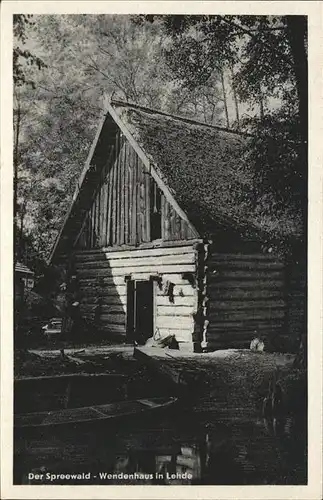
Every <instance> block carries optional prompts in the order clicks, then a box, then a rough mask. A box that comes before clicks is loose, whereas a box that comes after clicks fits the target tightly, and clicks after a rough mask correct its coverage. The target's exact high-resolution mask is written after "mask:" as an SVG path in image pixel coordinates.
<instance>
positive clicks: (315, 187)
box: [0, 0, 323, 500]
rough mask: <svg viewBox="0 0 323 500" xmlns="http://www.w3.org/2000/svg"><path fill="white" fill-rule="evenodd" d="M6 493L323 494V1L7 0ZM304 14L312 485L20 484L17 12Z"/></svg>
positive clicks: (3, 301)
mask: <svg viewBox="0 0 323 500" xmlns="http://www.w3.org/2000/svg"><path fill="white" fill-rule="evenodd" d="M1 7H2V9H1V151H2V155H1V160H2V161H1V211H0V216H1V225H0V229H1V254H0V255H1V334H2V335H1V375H2V376H1V402H2V403H3V404H2V408H1V410H2V411H1V467H2V471H1V498H3V499H25V498H26V499H29V498H30V499H34V498H44V499H45V498H46V499H47V498H51V499H60V498H62V499H64V498H75V499H78V498H89V499H90V498H91V499H92V498H93V499H99V498H104V499H107V498H111V499H112V498H113V499H115V498H120V499H128V498H143V499H151V498H156V499H157V498H158V499H161V498H178V499H189V498H196V499H197V498H199V499H216V498H219V499H221V500H222V499H231V498H232V499H241V500H242V499H268V500H274V499H279V500H282V499H285V498H286V499H308V500H316V499H321V498H322V482H321V481H322V293H323V286H322V258H323V255H322V235H323V224H322V212H323V207H322V198H323V189H322V177H323V176H322V147H321V142H322V137H323V121H322V116H323V114H322V68H323V58H322V46H323V44H322V33H323V31H322V26H323V24H322V18H323V16H322V3H321V2H308V1H307V2H306V1H303V2H292V1H290V2H289V1H287V2H286V1H279V2H278V1H275V2H267V1H262V2H260V1H253V2H245V1H239V2H233V1H225V2H218V1H212V2H210V1H209V2H198V1H188V2H186V3H184V2H180V1H176V2H175V1H164V2H161V1H159V2H157V1H156V2H150V1H141V2H139V1H138V2H136V1H128V2H127V1H118V2H115V1H114V2H108V1H102V2H97V1H91V2H90V1H70V2H68V1H47V2H45V1H43V2H40V1H30V2H29V1H20V2H18V1H17V2H15V1H6V0H4V1H3V2H2V5H1ZM205 12H207V13H208V14H302V15H308V21H309V88H310V92H309V103H310V113H309V132H310V143H309V144H310V154H309V267H308V269H309V363H308V364H309V427H308V435H309V467H308V485H307V486H222V487H220V486H149V485H147V486H49V485H48V486H47V485H43V486H13V484H12V461H13V460H12V455H13V453H12V445H13V443H12V373H13V356H12V348H13V334H12V332H13V311H12V304H13V291H12V285H11V284H12V283H13V270H12V268H13V258H12V257H13V244H12V241H13V237H12V203H13V193H12V144H13V134H12V70H11V68H12V14H13V13H30V14H45V13H46V14H49V13H57V14H64V13H66V14H68V13H74V14H81V13H82V14H90V13H92V14H98V13H106V14H113V13H116V14H132V13H156V14H157V13H158V14H167V13H178V14H182V13H185V14H198V13H205Z"/></svg>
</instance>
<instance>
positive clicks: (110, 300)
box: [81, 295, 127, 310]
mask: <svg viewBox="0 0 323 500" xmlns="http://www.w3.org/2000/svg"><path fill="white" fill-rule="evenodd" d="M100 299H101V301H102V302H101V303H102V305H107V306H113V305H120V306H121V305H122V306H123V308H124V310H125V309H126V307H125V306H126V304H127V296H126V295H108V296H107V297H100ZM95 300H97V297H96V296H94V295H87V296H86V297H84V298H82V301H81V303H82V304H84V305H87V304H90V305H93V306H94V305H97V304H98V303H97V302H95Z"/></svg>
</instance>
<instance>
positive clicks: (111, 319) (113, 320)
mask: <svg viewBox="0 0 323 500" xmlns="http://www.w3.org/2000/svg"><path fill="white" fill-rule="evenodd" d="M125 321H126V315H125V314H101V315H100V322H101V323H109V324H110V325H124V324H125Z"/></svg>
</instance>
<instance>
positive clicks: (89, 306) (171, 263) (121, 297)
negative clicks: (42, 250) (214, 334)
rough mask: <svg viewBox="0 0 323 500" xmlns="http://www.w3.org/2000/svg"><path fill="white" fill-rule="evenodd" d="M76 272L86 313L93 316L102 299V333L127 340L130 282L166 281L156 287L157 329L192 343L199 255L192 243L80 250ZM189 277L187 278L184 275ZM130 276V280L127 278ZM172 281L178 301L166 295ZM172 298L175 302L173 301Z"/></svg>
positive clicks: (77, 255)
mask: <svg viewBox="0 0 323 500" xmlns="http://www.w3.org/2000/svg"><path fill="white" fill-rule="evenodd" d="M74 269H75V271H76V275H77V278H78V283H79V288H80V301H81V312H82V316H83V317H91V315H93V310H94V308H95V307H96V304H97V303H98V300H99V299H100V302H101V304H102V306H101V315H100V329H102V330H103V331H105V332H106V336H107V339H109V336H110V337H113V338H114V339H115V338H116V337H117V338H118V339H119V340H120V341H124V340H125V339H126V333H127V332H126V314H127V284H126V279H129V277H130V278H131V279H132V280H144V281H146V280H149V279H150V277H151V276H159V277H160V278H161V279H160V280H159V282H156V283H155V292H154V293H155V312H154V316H155V318H154V331H155V332H156V329H158V332H159V334H160V336H161V337H165V336H167V335H169V334H174V335H175V336H176V339H177V340H178V341H179V342H188V343H191V342H192V333H193V330H194V319H193V315H194V314H195V313H196V309H197V292H196V288H195V282H194V280H191V279H190V280H189V279H188V278H187V276H195V273H196V251H195V248H194V245H193V244H185V243H182V242H181V244H179V245H178V246H167V247H162V248H161V247H160V248H146V249H128V250H125V249H124V250H120V249H119V250H117V249H110V250H109V249H105V250H102V249H101V250H96V251H95V250H94V251H78V252H77V253H75V255H74ZM184 273H186V275H185V277H183V274H184ZM126 277H127V278H126ZM167 282H169V283H173V284H174V290H173V291H174V297H173V299H170V297H169V296H168V295H165V290H166V285H167ZM172 300H173V301H172Z"/></svg>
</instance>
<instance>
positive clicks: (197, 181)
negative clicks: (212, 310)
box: [111, 102, 301, 237]
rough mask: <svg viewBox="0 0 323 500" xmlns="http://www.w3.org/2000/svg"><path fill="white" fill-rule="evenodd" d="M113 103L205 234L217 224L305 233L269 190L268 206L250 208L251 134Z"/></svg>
mask: <svg viewBox="0 0 323 500" xmlns="http://www.w3.org/2000/svg"><path fill="white" fill-rule="evenodd" d="M111 104H112V107H113V108H114V110H115V111H116V112H117V114H118V116H119V117H120V118H121V120H122V122H123V123H124V125H125V126H126V128H127V129H128V130H129V131H130V132H131V134H132V135H133V137H134V138H135V140H136V141H137V143H138V144H139V145H140V146H141V148H142V149H143V150H144V152H145V153H146V155H147V156H148V157H149V158H150V159H151V161H152V163H153V164H154V165H155V166H156V167H157V168H158V171H159V173H160V175H161V176H162V177H163V180H164V182H165V184H166V185H167V186H168V187H169V189H170V190H171V191H172V192H173V194H174V196H175V198H176V201H177V202H178V203H179V205H180V206H181V207H182V208H183V210H184V211H185V212H186V213H187V215H188V217H189V219H190V220H191V221H192V222H193V224H194V225H195V227H196V228H197V229H198V231H199V232H200V233H201V235H204V234H205V233H207V234H209V233H212V232H214V228H215V225H218V227H219V226H220V227H231V228H234V229H237V230H239V231H242V232H243V233H245V234H249V235H250V234H251V235H252V234H253V233H259V234H261V233H267V234H271V235H275V236H276V237H277V236H278V237H298V236H299V235H300V234H301V224H300V220H299V217H298V216H297V215H296V214H295V212H294V211H293V210H292V209H291V210H290V211H288V210H287V209H285V210H284V212H282V211H281V212H280V213H278V212H275V211H274V210H271V207H268V197H266V196H265V199H266V201H265V203H266V210H264V207H261V206H260V205H258V206H256V207H255V208H251V203H250V197H251V196H252V195H253V173H252V171H251V170H250V169H249V170H248V169H246V166H245V162H243V161H242V160H243V157H244V155H245V152H246V151H247V148H248V141H249V137H248V135H247V134H241V133H237V132H234V131H231V130H227V129H223V128H220V127H214V126H210V125H206V124H203V123H199V122H195V121H193V120H189V119H185V118H181V117H175V116H171V115H167V114H165V113H161V112H158V111H155V110H149V109H146V108H142V107H139V106H135V105H130V104H126V103H122V102H112V103H111ZM269 203H270V201H269ZM266 212H267V214H268V215H266ZM269 214H270V215H269Z"/></svg>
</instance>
